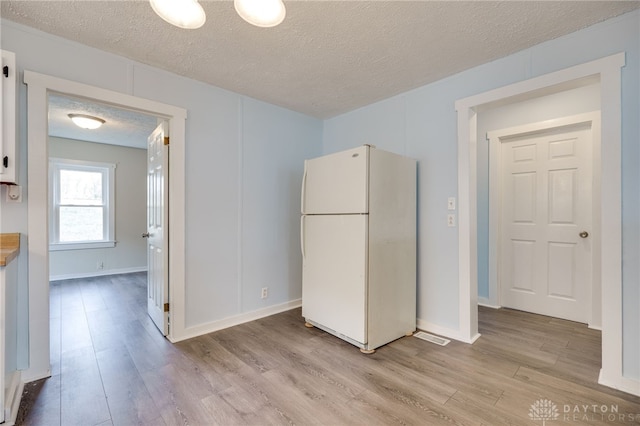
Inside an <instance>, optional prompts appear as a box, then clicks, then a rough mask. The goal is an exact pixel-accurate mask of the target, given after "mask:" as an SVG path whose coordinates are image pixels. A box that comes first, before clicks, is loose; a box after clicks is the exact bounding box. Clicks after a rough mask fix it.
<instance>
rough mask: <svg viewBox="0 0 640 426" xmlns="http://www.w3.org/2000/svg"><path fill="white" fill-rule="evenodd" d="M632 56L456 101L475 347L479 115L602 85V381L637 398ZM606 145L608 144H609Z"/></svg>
mask: <svg viewBox="0 0 640 426" xmlns="http://www.w3.org/2000/svg"><path fill="white" fill-rule="evenodd" d="M624 65H625V54H624V52H620V53H617V54H614V55H611V56H607V57H604V58H601V59H597V60H594V61H591V62H587V63H584V64H581V65H576V66H573V67H570V68H566V69H563V70H560V71H556V72H552V73H549V74H545V75H541V76H539V77H535V78H532V79H528V80H524V81H521V82H518V83H514V84H511V85H508V86H505V87H501V88H498V89H494V90H491V91H488V92H484V93H480V94H478V95H474V96H470V97H467V98H464V99H459V100H458V101H456V103H455V108H456V111H457V126H458V200H459V203H458V272H459V282H458V290H459V299H458V301H459V310H458V315H459V318H458V319H459V325H458V326H459V334H460V335H461V336H463V338H464V339H465V340H466V341H468V342H473V341H475V340H476V339H477V338H478V337H479V334H478V253H477V250H478V249H477V243H478V240H477V237H478V230H477V222H478V221H477V219H478V216H477V170H476V169H477V152H476V149H477V129H478V127H477V124H478V123H477V121H478V111H479V110H481V109H483V108H485V107H491V106H496V105H504V104H508V103H511V102H515V101H520V100H524V99H528V98H531V97H533V96H535V95H540V94H543V93H546V94H549V93H557V92H561V91H564V90H567V89H569V88H571V87H575V84H576V82H579V81H580V80H583V79H588V78H594V77H596V78H598V79H599V81H600V110H601V114H602V115H601V117H602V123H601V139H602V140H603V141H606V149H601V152H600V155H601V169H600V170H601V188H602V190H601V194H602V196H601V205H600V209H599V210H600V220H601V224H602V228H601V235H602V239H601V254H600V263H601V265H602V268H601V282H602V283H603V286H606V288H603V289H602V368H601V370H600V376H599V379H598V382H599V383H600V384H603V385H606V386H609V387H613V388H616V389H624V390H626V391H628V392H631V393H634V391H635V392H637V390H635V386H634V384H633V383H632V381H631V380H630V379H625V378H624V377H623V375H622V268H621V265H622V193H621V189H622V175H621V162H622V158H621V139H622V93H621V88H622V85H621V68H622V67H623V66H624ZM603 145H604V144H603Z"/></svg>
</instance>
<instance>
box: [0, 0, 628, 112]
mask: <svg viewBox="0 0 640 426" xmlns="http://www.w3.org/2000/svg"><path fill="white" fill-rule="evenodd" d="M201 3H202V5H203V7H204V9H205V11H206V13H207V22H206V23H205V25H204V26H203V27H202V28H200V29H197V30H183V29H179V28H176V27H172V26H171V25H169V24H167V23H166V22H164V21H163V20H162V19H160V18H159V17H158V16H156V15H155V14H154V12H153V11H152V9H151V7H150V5H149V3H148V2H147V1H32V0H28V1H13V0H2V5H1V14H2V17H3V18H4V19H8V20H11V21H15V22H18V23H21V24H24V25H28V26H31V27H35V28H38V29H40V30H42V31H45V32H48V33H52V34H56V35H58V36H61V37H64V38H67V39H71V40H76V41H79V42H81V43H84V44H87V45H90V46H93V47H96V48H99V49H102V50H106V51H110V52H113V53H116V54H119V55H122V56H125V57H128V58H131V59H134V60H137V61H140V62H143V63H146V64H149V65H152V66H156V67H159V68H162V69H165V70H169V71H172V72H174V73H177V74H180V75H184V76H188V77H191V78H194V79H196V80H200V81H203V82H206V83H210V84H213V85H215V86H218V87H222V88H225V89H228V90H232V91H234V92H237V93H241V94H245V95H248V96H251V97H254V98H257V99H261V100H264V101H266V102H270V103H273V104H276V105H280V106H283V107H286V108H289V109H292V110H295V111H299V112H302V113H305V114H309V115H311V116H315V117H318V118H327V117H332V116H335V115H337V114H340V113H343V112H346V111H349V110H352V109H355V108H358V107H361V106H363V105H367V104H370V103H372V102H375V101H377V100H380V99H384V98H387V97H390V96H393V95H396V94H398V93H401V92H404V91H407V90H410V89H412V88H416V87H419V86H422V85H425V84H427V83H430V82H433V81H436V80H438V79H441V78H443V77H445V76H447V75H451V74H454V73H456V72H459V71H462V70H465V69H468V68H471V67H474V66H476V65H479V64H482V63H486V62H489V61H492V60H495V59H497V58H500V57H503V56H506V55H508V54H510V53H513V52H516V51H519V50H522V49H524V48H527V47H530V46H533V45H535V44H538V43H541V42H543V41H546V40H549V39H553V38H556V37H559V36H561V35H564V34H567V33H570V32H573V31H576V30H579V29H581V28H584V27H587V26H589V25H592V24H594V23H596V22H600V21H603V20H605V19H607V18H610V17H613V16H616V15H620V14H622V13H625V12H627V11H630V10H632V9H635V8H638V7H639V5H640V3H639V2H638V1H541V2H536V1H500V2H496V1H471V2H466V1H445V2H439V1H304V0H299V1H291V0H285V4H286V7H287V17H286V18H285V21H284V22H283V23H282V24H281V25H279V26H277V27H275V28H257V27H254V26H251V25H249V24H247V23H246V22H244V21H243V20H242V19H241V18H240V17H238V16H237V15H236V13H235V11H234V8H233V2H232V1H206V0H203V1H201Z"/></svg>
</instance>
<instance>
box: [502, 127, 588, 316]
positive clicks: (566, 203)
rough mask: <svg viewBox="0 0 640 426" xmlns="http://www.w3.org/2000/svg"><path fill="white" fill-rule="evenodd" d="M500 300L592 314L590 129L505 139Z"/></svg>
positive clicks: (531, 308) (558, 312)
mask: <svg viewBox="0 0 640 426" xmlns="http://www.w3.org/2000/svg"><path fill="white" fill-rule="evenodd" d="M501 142H502V144H501V180H502V183H501V184H502V191H501V194H502V196H501V219H500V220H501V225H500V231H501V238H500V265H499V273H500V287H501V304H502V305H503V306H506V307H511V308H515V309H521V310H524V311H528V312H534V313H539V314H543V315H549V316H553V317H558V318H565V319H569V320H573V321H579V322H584V323H586V322H588V320H589V314H590V308H591V293H590V292H591V270H592V269H591V268H592V266H591V240H590V237H589V236H588V233H589V232H591V220H592V218H591V212H592V202H591V194H592V170H591V129H590V128H585V126H584V125H582V127H578V128H576V127H574V128H570V129H566V128H563V129H556V130H553V131H547V132H540V133H536V134H534V135H528V136H521V137H517V138H515V139H511V140H509V139H504V138H503V139H501Z"/></svg>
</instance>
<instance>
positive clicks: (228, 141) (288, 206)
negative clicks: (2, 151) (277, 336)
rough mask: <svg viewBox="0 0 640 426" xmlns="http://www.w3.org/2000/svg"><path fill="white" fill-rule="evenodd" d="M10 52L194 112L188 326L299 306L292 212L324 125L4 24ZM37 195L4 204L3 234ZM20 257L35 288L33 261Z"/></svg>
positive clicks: (63, 73) (19, 223)
mask: <svg viewBox="0 0 640 426" xmlns="http://www.w3.org/2000/svg"><path fill="white" fill-rule="evenodd" d="M2 48H3V49H6V50H9V51H12V52H15V53H16V58H17V59H16V61H17V65H18V68H19V71H20V72H22V71H23V70H25V69H27V70H31V71H35V72H39V73H43V74H48V75H51V76H55V77H61V78H64V79H68V80H73V81H78V82H81V83H86V84H90V85H93V86H97V87H102V88H106V89H109V90H114V91H118V92H122V93H126V94H129V95H133V96H138V97H141V98H146V99H151V100H156V101H160V102H163V103H165V104H170V105H175V106H178V107H183V108H185V109H187V112H188V117H187V121H186V157H187V158H186V215H187V217H186V222H187V223H186V227H187V229H186V258H187V261H186V282H185V283H184V285H185V289H186V312H187V313H188V314H187V318H186V321H187V323H186V326H187V327H201V329H206V328H207V325H208V324H215V323H217V322H219V321H221V320H224V319H226V318H230V317H235V316H238V315H241V314H243V313H248V312H251V311H252V310H256V309H258V308H261V307H268V306H274V305H278V304H281V303H283V302H294V303H295V302H296V300H298V299H299V298H300V295H301V281H300V279H301V273H300V263H301V257H300V255H299V248H298V245H297V244H293V241H294V240H297V238H298V233H299V224H298V220H297V219H296V220H292V219H293V217H294V216H295V214H294V210H293V206H296V205H298V204H299V197H300V195H299V189H298V187H299V181H300V180H301V178H302V167H303V160H304V159H305V158H309V157H313V156H317V155H319V154H320V152H321V144H322V139H321V138H322V122H321V121H320V120H317V119H314V118H311V117H308V116H305V115H302V114H298V113H294V112H291V111H288V110H285V109H283V108H279V107H276V106H273V105H269V104H265V103H261V102H258V101H255V100H253V99H250V98H247V97H244V96H240V95H238V94H235V93H231V92H228V91H225V90H222V89H219V88H216V87H213V86H210V85H206V84H203V83H200V82H197V81H194V80H191V79H187V78H184V77H180V76H177V75H175V74H171V73H168V72H166V71H163V70H159V69H157V68H152V67H149V66H146V65H142V64H139V63H136V62H133V61H130V60H128V59H125V58H123V57H119V56H116V55H112V54H110V53H106V52H103V51H99V50H96V49H93V48H89V47H86V46H83V45H81V44H79V43H75V42H71V41H68V40H64V39H61V38H59V37H55V36H51V35H48V34H45V33H42V32H39V31H36V30H33V29H30V28H28V27H25V26H21V25H18V24H15V23H12V22H8V21H2ZM19 94H20V100H19V117H20V126H19V131H20V135H19V139H20V147H21V151H22V155H21V161H22V163H23V164H22V165H23V167H22V168H21V170H22V175H21V179H20V182H21V184H22V185H24V184H25V182H26V169H27V167H26V166H27V165H26V158H27V156H26V86H24V85H22V84H21V85H20V93H19ZM28 192H29V191H28V187H26V188H25V192H24V195H25V202H24V203H22V204H5V203H3V204H2V223H1V226H2V231H3V232H9V231H8V230H11V232H16V231H17V232H23V233H26V232H27V221H26V217H27V203H28ZM265 224H268V226H266V225H265ZM5 230H6V231H5ZM267 248H268V250H267ZM272 253H273V254H272ZM21 257H22V260H23V261H24V264H21V266H22V268H23V270H24V271H23V273H21V284H22V285H23V286H25V287H26V279H27V273H26V261H27V256H24V255H21ZM28 260H29V261H35V262H37V261H38V259H28ZM263 286H269V294H270V296H269V298H268V299H266V300H262V299H260V295H259V292H258V291H256V289H257V288H260V287H263ZM35 315H37V314H35Z"/></svg>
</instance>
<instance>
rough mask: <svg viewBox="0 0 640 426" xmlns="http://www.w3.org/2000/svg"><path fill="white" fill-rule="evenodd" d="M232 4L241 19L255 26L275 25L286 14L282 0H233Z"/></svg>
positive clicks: (282, 19)
mask: <svg viewBox="0 0 640 426" xmlns="http://www.w3.org/2000/svg"><path fill="white" fill-rule="evenodd" d="M233 5H234V6H235V8H236V12H238V15H240V17H241V18H242V19H244V20H245V21H247V22H248V23H250V24H253V25H255V26H257V27H275V26H276V25H278V24H280V23H281V22H282V21H284V17H285V15H286V14H287V10H286V9H285V7H284V3H283V2H282V0H233Z"/></svg>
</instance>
